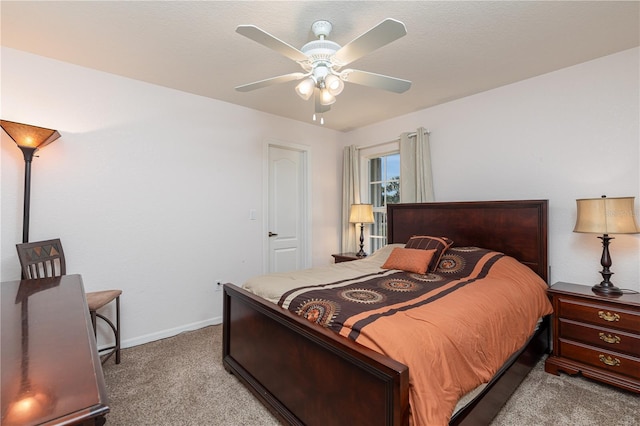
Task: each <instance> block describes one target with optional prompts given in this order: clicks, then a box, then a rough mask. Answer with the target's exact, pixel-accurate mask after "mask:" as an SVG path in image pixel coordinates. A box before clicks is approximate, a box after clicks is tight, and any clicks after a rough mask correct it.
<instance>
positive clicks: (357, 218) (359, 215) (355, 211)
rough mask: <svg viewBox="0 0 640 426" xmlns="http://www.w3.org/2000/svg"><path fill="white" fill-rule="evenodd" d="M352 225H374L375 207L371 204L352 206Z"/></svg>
mask: <svg viewBox="0 0 640 426" xmlns="http://www.w3.org/2000/svg"><path fill="white" fill-rule="evenodd" d="M349 222H350V223H373V222H374V219H373V206H372V205H371V204H352V205H351V212H350V214H349Z"/></svg>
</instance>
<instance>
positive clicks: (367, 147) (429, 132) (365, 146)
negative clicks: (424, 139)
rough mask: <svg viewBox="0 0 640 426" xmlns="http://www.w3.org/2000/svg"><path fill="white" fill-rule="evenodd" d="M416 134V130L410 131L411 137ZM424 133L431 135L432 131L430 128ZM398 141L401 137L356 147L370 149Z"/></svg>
mask: <svg viewBox="0 0 640 426" xmlns="http://www.w3.org/2000/svg"><path fill="white" fill-rule="evenodd" d="M416 134H417V133H416V132H413V133H409V137H410V138H412V137H414V136H416ZM424 134H425V135H430V134H431V131H430V130H425V131H424ZM398 141H400V138H397V139H393V140H390V141H387V142H380V143H375V144H373V145H364V146H357V147H356V149H369V148H376V147H379V146H382V145H386V144H389V143H394V142H398Z"/></svg>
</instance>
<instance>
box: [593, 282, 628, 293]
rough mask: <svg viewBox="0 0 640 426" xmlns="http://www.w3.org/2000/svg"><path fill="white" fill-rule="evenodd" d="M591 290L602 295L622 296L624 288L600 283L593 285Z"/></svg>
mask: <svg viewBox="0 0 640 426" xmlns="http://www.w3.org/2000/svg"><path fill="white" fill-rule="evenodd" d="M591 290H592V291H593V292H594V293H597V294H599V295H602V296H622V290H620V289H619V288H618V287H616V286H615V285H602V283H600V284H596V285H594V286H593V287H591Z"/></svg>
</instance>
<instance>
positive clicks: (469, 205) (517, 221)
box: [387, 200, 548, 282]
mask: <svg viewBox="0 0 640 426" xmlns="http://www.w3.org/2000/svg"><path fill="white" fill-rule="evenodd" d="M547 208H548V201H547V200H517V201H466V202H435V203H416V204H389V205H387V241H388V243H389V244H391V243H406V242H407V240H409V238H410V237H412V236H413V235H432V236H437V237H448V238H450V239H452V240H453V242H454V244H453V245H454V246H458V247H463V246H476V247H482V248H487V249H491V250H495V251H499V252H502V253H504V254H506V255H509V256H511V257H514V258H516V259H518V260H519V261H520V262H522V263H524V264H525V265H527V266H529V267H530V268H531V269H533V270H534V271H535V272H536V273H537V274H538V275H540V276H541V277H542V279H544V280H545V282H548V260H547V227H548V218H547Z"/></svg>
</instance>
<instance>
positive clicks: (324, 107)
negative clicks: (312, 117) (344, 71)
mask: <svg viewBox="0 0 640 426" xmlns="http://www.w3.org/2000/svg"><path fill="white" fill-rule="evenodd" d="M313 99H314V102H315V104H316V109H315V111H316V114H322V113H324V112H327V111H329V110H330V109H331V105H322V104H321V103H320V89H318V88H317V87H316V89H315V90H314V91H313Z"/></svg>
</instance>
